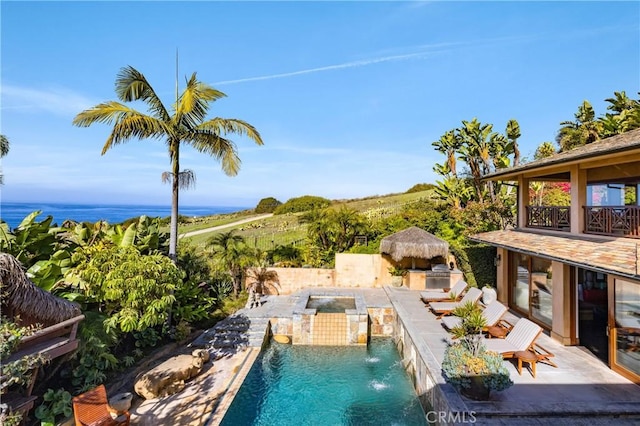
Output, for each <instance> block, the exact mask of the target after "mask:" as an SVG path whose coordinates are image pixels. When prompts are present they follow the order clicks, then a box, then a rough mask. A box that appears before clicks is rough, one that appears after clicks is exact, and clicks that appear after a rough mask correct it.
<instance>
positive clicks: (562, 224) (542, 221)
mask: <svg viewBox="0 0 640 426" xmlns="http://www.w3.org/2000/svg"><path fill="white" fill-rule="evenodd" d="M526 209H527V227H529V228H541V229H553V230H556V231H565V232H569V231H570V229H571V209H570V207H565V206H527V207H526Z"/></svg>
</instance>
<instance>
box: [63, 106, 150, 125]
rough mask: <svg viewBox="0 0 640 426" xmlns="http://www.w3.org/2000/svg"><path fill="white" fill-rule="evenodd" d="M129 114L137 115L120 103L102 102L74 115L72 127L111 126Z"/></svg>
mask: <svg viewBox="0 0 640 426" xmlns="http://www.w3.org/2000/svg"><path fill="white" fill-rule="evenodd" d="M131 113H138V114H139V112H138V111H136V110H135V109H133V108H129V107H128V106H126V105H123V104H121V103H120V102H115V101H109V102H103V103H100V104H98V105H96V106H94V107H91V108H89V109H86V110H84V111H82V112H81V113H79V114H78V115H76V116H75V118H74V119H73V125H74V126H78V127H89V126H90V125H92V124H94V123H105V124H111V123H113V122H117V121H119V120H121V119H122V118H123V117H125V116H126V115H128V114H131Z"/></svg>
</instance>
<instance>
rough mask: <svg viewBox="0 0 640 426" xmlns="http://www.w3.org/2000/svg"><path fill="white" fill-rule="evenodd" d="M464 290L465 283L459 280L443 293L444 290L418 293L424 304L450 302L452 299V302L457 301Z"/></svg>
mask: <svg viewBox="0 0 640 426" xmlns="http://www.w3.org/2000/svg"><path fill="white" fill-rule="evenodd" d="M466 288H467V283H466V282H464V281H463V280H459V281H458V282H457V283H456V284H455V285H454V286H453V287H451V290H449V291H445V290H444V289H439V290H427V291H423V292H421V293H420V298H421V299H422V301H423V302H424V303H429V302H438V301H444V300H450V299H452V297H453V300H458V299H459V298H460V296H461V295H462V292H463V291H465V289H466Z"/></svg>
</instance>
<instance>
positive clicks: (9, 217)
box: [0, 202, 252, 229]
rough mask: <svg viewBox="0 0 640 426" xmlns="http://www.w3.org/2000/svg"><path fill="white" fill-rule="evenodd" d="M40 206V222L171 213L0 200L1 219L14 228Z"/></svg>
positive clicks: (191, 212)
mask: <svg viewBox="0 0 640 426" xmlns="http://www.w3.org/2000/svg"><path fill="white" fill-rule="evenodd" d="M249 208H252V207H229V206H211V207H204V206H180V214H181V215H183V216H209V215H213V214H221V213H232V212H237V211H242V210H247V209H249ZM36 210H42V213H41V214H40V215H39V216H38V217H37V219H36V220H37V221H38V222H40V221H42V220H44V219H46V218H47V216H53V223H57V224H58V225H60V224H62V222H64V221H65V220H67V219H72V220H75V221H77V222H97V221H99V220H106V221H107V222H109V223H110V224H116V223H121V222H124V221H125V220H127V219H130V218H132V217H138V216H141V215H147V216H149V217H166V216H170V215H171V206H170V205H166V206H144V205H128V204H113V205H108V204H63V203H4V202H3V203H0V219H2V221H4V222H6V223H7V224H8V225H9V228H11V229H13V228H15V227H17V226H18V225H19V224H20V222H22V220H23V219H24V218H25V217H26V216H27V215H29V214H31V213H32V212H34V211H36Z"/></svg>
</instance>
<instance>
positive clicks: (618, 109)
mask: <svg viewBox="0 0 640 426" xmlns="http://www.w3.org/2000/svg"><path fill="white" fill-rule="evenodd" d="M604 101H605V102H609V103H610V104H611V105H609V106H607V109H608V110H609V111H613V112H615V113H616V114H620V113H622V112H623V111H627V110H631V109H634V108H636V107H637V106H638V101H635V100H633V99H631V98H630V97H628V96H627V93H626V92H625V91H624V90H623V91H622V92H613V98H607V99H605V100H604Z"/></svg>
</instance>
